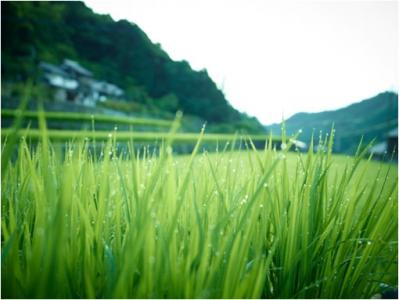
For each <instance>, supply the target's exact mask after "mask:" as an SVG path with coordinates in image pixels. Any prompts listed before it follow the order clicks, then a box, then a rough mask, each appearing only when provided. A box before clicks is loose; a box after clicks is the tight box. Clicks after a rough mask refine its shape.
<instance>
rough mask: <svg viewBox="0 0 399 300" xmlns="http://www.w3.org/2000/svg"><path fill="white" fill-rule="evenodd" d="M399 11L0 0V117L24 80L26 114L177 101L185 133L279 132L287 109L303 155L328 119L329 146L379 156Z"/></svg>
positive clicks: (124, 110)
mask: <svg viewBox="0 0 399 300" xmlns="http://www.w3.org/2000/svg"><path fill="white" fill-rule="evenodd" d="M265 2H266V3H265ZM397 12H398V4H397V2H395V1H392V2H389V1H387V2H370V1H365V2H362V1H356V2H350V3H349V4H347V3H344V2H342V1H337V2H331V1H329V2H325V1H319V2H299V4H298V3H293V2H291V3H290V2H287V3H283V4H281V3H278V2H277V1H276V2H272V1H270V2H269V1H251V3H248V2H245V1H233V2H227V1H218V3H217V4H215V3H212V1H201V4H199V3H194V2H191V1H184V2H183V1H174V0H173V1H127V2H123V1H119V2H118V1H112V2H108V1H86V2H85V3H83V2H78V1H76V2H75V1H74V2H1V41H2V50H1V53H2V54H1V76H2V78H1V108H2V127H3V128H7V127H9V126H10V125H11V123H12V117H13V116H14V113H13V112H14V110H15V109H16V108H17V107H18V106H19V105H20V102H21V99H22V98H23V94H24V91H25V89H26V83H27V82H33V83H34V87H33V91H32V94H31V95H32V96H31V98H32V99H31V101H30V102H29V104H28V109H29V110H32V111H35V110H37V104H38V102H39V101H42V102H43V103H44V107H45V109H46V111H59V112H68V113H79V114H80V113H82V114H87V115H93V114H95V115H108V116H120V117H136V118H149V119H156V120H173V118H174V116H175V113H176V111H178V110H181V111H183V113H184V118H183V128H182V130H183V131H184V132H199V130H200V128H201V127H202V125H203V124H204V123H207V132H208V133H222V134H228V133H236V132H238V133H244V134H253V135H255V134H259V135H266V134H268V133H270V132H272V133H273V134H275V135H277V136H278V135H280V134H281V129H280V128H281V124H280V122H281V120H282V119H283V118H284V119H285V125H286V130H287V133H288V134H290V135H292V134H295V133H297V132H298V131H300V132H301V134H300V136H299V138H298V139H299V140H300V141H301V143H298V147H299V148H301V149H302V150H304V151H305V150H306V149H307V147H308V146H309V143H310V139H311V137H312V135H313V136H314V137H315V138H316V140H317V139H318V137H319V135H320V133H322V134H325V133H328V132H330V131H331V128H332V126H333V124H334V128H335V129H336V132H335V144H334V151H335V152H337V153H353V152H354V151H355V150H356V147H357V145H358V143H359V140H360V138H361V137H362V136H363V137H364V140H365V142H369V141H371V140H373V139H375V146H374V147H373V148H372V149H371V152H373V153H374V155H375V157H377V158H378V157H380V158H382V157H386V156H387V154H388V153H392V152H393V150H394V148H395V147H397V124H398V116H397V115H398V114H397V112H398V96H397V83H398V82H397V79H398V52H399V50H398V14H397ZM89 123H90V122H89ZM89 123H88V122H84V121H83V120H82V121H81V122H80V121H79V118H78V120H73V121H71V120H61V119H60V118H58V119H57V118H56V119H54V120H49V123H48V126H49V128H50V129H61V130H62V129H74V130H81V129H85V128H86V129H87V128H88V126H89V125H90V124H89ZM27 124H28V123H26V124H25V125H27ZM29 124H30V126H32V127H35V126H37V122H36V123H35V121H30V123H29ZM125 127H126V128H125V129H128V126H125ZM112 128H114V124H112V123H110V122H108V124H102V125H100V124H98V127H97V128H96V130H109V129H112ZM121 128H123V126H122V127H121ZM135 129H137V130H142V131H146V130H149V131H151V132H154V131H157V130H158V131H159V130H162V129H159V128H154V127H153V128H150V129H146V127H145V126H142V127H140V126H138V127H136V128H135ZM316 144H317V143H316ZM316 147H317V146H316Z"/></svg>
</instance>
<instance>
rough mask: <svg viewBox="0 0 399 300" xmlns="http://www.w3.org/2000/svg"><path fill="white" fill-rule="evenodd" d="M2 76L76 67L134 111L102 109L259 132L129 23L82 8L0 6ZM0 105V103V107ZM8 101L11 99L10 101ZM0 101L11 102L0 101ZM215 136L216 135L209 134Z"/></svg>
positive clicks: (199, 76) (202, 78)
mask: <svg viewBox="0 0 399 300" xmlns="http://www.w3.org/2000/svg"><path fill="white" fill-rule="evenodd" d="M1 8H2V9H1V19H2V36H1V39H2V60H1V74H2V79H3V81H4V82H5V83H6V84H5V86H7V83H10V82H11V83H13V84H14V83H15V82H19V81H24V80H27V79H30V78H38V77H40V76H39V75H40V74H39V70H38V68H37V65H38V63H39V62H40V61H46V62H50V63H54V64H60V63H61V62H62V60H63V59H64V58H70V59H74V60H76V61H78V62H79V63H81V64H82V65H83V66H85V67H86V68H88V69H89V70H91V71H93V73H94V75H95V77H96V78H99V79H102V80H106V81H109V82H112V83H114V84H117V85H119V86H120V87H122V88H123V89H124V90H125V92H126V99H127V100H128V101H129V102H134V103H137V105H123V104H122V105H120V104H117V103H115V101H112V99H110V101H108V102H106V103H104V105H106V106H108V107H110V106H111V107H113V108H117V109H121V110H123V111H126V110H127V111H128V112H129V111H136V110H138V109H144V108H145V110H146V111H151V112H152V113H153V114H157V111H158V112H172V113H173V114H174V113H175V112H176V111H177V110H182V111H183V112H184V114H185V115H194V116H197V117H200V118H201V119H202V120H203V122H204V121H207V122H208V123H211V124H212V123H215V124H223V127H222V129H223V130H224V131H226V130H227V131H228V132H234V131H236V130H240V129H245V131H246V132H248V133H262V132H265V129H264V128H263V126H261V124H260V123H259V122H258V120H257V119H256V118H253V117H249V116H247V115H245V114H242V113H240V112H238V111H237V110H235V109H234V108H233V107H232V106H231V105H230V104H229V103H228V102H227V100H226V99H225V96H224V95H223V93H222V92H221V91H220V90H219V89H218V88H217V86H216V84H215V83H214V82H213V81H212V80H211V79H210V77H209V76H208V74H207V72H206V70H202V71H194V70H192V69H191V67H190V65H189V64H188V62H186V61H180V62H176V61H173V60H171V59H170V58H169V56H168V55H167V53H166V52H165V51H163V50H162V48H161V46H160V45H157V44H153V43H152V42H151V41H150V40H149V38H148V37H147V36H146V34H145V33H144V32H143V31H142V30H141V29H140V28H139V27H138V26H137V25H135V24H132V23H129V22H128V21H125V20H122V21H118V22H114V21H113V20H112V18H111V17H110V16H104V15H97V14H94V13H93V12H92V11H91V10H90V9H89V8H87V7H86V6H85V5H84V4H83V3H82V2H76V1H73V2H58V1H57V2H2V3H1ZM4 100H5V99H3V101H4ZM14 100H15V99H14ZM6 101H13V99H7V100H6ZM215 129H217V128H215Z"/></svg>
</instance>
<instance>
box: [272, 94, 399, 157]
mask: <svg viewBox="0 0 399 300" xmlns="http://www.w3.org/2000/svg"><path fill="white" fill-rule="evenodd" d="M333 124H334V128H335V145H334V150H335V151H336V152H344V153H353V152H354V151H355V150H356V147H357V146H358V144H359V141H360V139H361V137H362V136H363V138H364V141H365V142H369V141H371V140H372V139H374V138H375V139H376V141H377V142H380V141H384V140H385V138H386V134H387V132H388V131H389V130H390V129H392V128H394V127H397V126H398V95H397V94H396V93H393V92H384V93H381V94H378V95H377V96H375V97H372V98H370V99H366V100H363V101H361V102H358V103H355V104H351V105H349V106H347V107H344V108H341V109H337V110H333V111H324V112H319V113H297V114H295V115H293V116H292V117H291V118H289V119H287V120H286V121H285V126H286V130H287V134H289V135H292V134H295V133H297V132H298V130H300V129H301V130H302V133H301V134H300V136H299V139H300V140H302V141H304V142H306V143H309V142H310V140H311V137H312V134H314V136H315V138H316V139H315V140H316V142H317V140H318V137H319V134H320V131H321V132H322V133H323V134H325V133H329V132H330V131H331V128H332V125H333ZM267 128H268V129H269V130H271V131H272V132H273V133H274V134H280V133H281V124H273V125H270V126H267Z"/></svg>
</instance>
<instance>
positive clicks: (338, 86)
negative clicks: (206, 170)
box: [85, 0, 399, 124]
mask: <svg viewBox="0 0 399 300" xmlns="http://www.w3.org/2000/svg"><path fill="white" fill-rule="evenodd" d="M85 2H86V4H87V5H88V6H89V7H91V8H92V9H93V10H94V11H95V12H98V13H102V14H110V15H111V16H112V17H113V18H114V19H115V20H119V19H127V20H129V21H132V22H134V23H136V24H137V25H138V26H139V27H140V28H141V29H142V30H143V31H144V32H146V33H147V35H148V37H149V38H150V39H151V40H152V41H153V42H155V43H160V44H161V45H162V48H163V49H164V50H165V51H166V52H167V53H168V54H169V55H170V56H171V58H172V59H174V60H183V59H185V60H187V61H188V62H189V63H190V65H191V67H192V68H193V69H195V70H200V69H203V68H206V69H207V70H208V73H209V74H210V76H211V77H212V79H213V80H214V81H215V82H216V84H217V85H218V86H219V87H220V88H222V89H223V91H224V93H225V95H226V98H227V99H228V101H229V102H230V103H231V104H232V105H233V106H234V107H236V108H237V109H239V110H240V111H245V112H247V113H248V114H250V115H254V116H256V117H258V119H259V120H260V121H261V122H263V123H264V124H270V123H273V122H279V121H281V119H282V116H283V115H284V117H285V118H288V117H290V116H291V115H292V114H294V113H296V112H300V111H307V112H317V111H322V110H327V109H335V108H339V107H342V106H345V105H347V104H349V103H352V102H357V101H360V100H362V99H365V98H368V97H371V96H374V95H375V94H377V93H379V92H382V91H385V90H396V91H397V89H398V78H399V55H398V53H399V49H398V3H397V2H396V1H295V2H293V1H264V0H262V1H261V0H259V1H257V0H251V1H249V0H246V1H245V0H242V1H238V0H237V1H234V0H226V1H223V0H218V1H215V0H201V1H194V0H193V1H191V0H179V1H178V0H129V1H118V0H113V1H99V0H89V1H85Z"/></svg>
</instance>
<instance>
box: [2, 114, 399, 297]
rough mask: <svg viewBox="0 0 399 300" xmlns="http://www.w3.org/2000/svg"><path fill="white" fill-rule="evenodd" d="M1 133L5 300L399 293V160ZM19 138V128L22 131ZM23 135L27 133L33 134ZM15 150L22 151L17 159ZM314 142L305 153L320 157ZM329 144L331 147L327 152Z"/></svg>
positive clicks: (243, 144)
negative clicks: (59, 142)
mask: <svg viewBox="0 0 399 300" xmlns="http://www.w3.org/2000/svg"><path fill="white" fill-rule="evenodd" d="M17 127H18V124H17V125H16V127H15V128H14V129H12V130H10V131H9V132H7V135H6V136H5V137H4V136H3V143H2V178H1V212H2V217H1V229H2V234H1V243H2V251H1V272H2V276H1V283H2V285H1V294H2V297H4V298H370V297H371V296H372V295H374V294H376V293H379V292H381V289H382V288H384V287H388V286H390V287H396V286H397V280H398V277H397V274H398V264H397V263H398V261H397V260H398V252H397V250H398V245H397V237H398V232H397V230H398V215H397V214H398V207H397V206H398V196H397V195H398V178H397V165H396V164H390V163H379V162H376V161H372V160H370V159H369V158H368V157H367V155H366V153H367V147H362V146H359V149H358V152H357V153H356V154H355V155H354V156H352V157H344V156H339V155H334V154H332V153H331V149H332V143H333V136H332V135H331V136H330V137H326V138H325V139H321V140H320V141H317V142H318V143H319V142H320V143H321V144H322V145H324V146H325V147H319V149H320V150H319V151H318V152H316V153H314V152H313V151H309V152H308V153H294V152H288V149H289V148H290V141H289V140H288V139H286V138H285V137H282V142H283V143H284V144H285V145H287V146H286V147H285V150H283V151H276V150H275V149H274V148H273V147H272V140H271V139H270V140H269V142H268V143H267V145H266V147H265V148H264V149H256V147H255V146H253V144H252V142H251V140H248V139H243V140H240V139H237V140H235V141H234V140H232V141H230V142H227V143H223V145H221V147H220V148H219V150H218V151H217V152H215V153H208V152H206V151H204V150H203V148H202V146H201V145H202V142H203V141H204V140H206V138H207V135H206V134H205V133H204V132H201V134H197V135H196V137H195V139H196V146H195V148H194V150H193V152H192V153H191V154H190V155H175V154H174V151H173V147H174V137H175V136H176V130H177V122H175V123H174V124H173V125H172V129H171V131H170V133H169V134H167V135H165V136H164V137H163V143H162V145H160V146H159V149H157V151H150V150H149V149H146V148H145V147H143V148H140V149H139V150H137V147H135V146H134V143H135V141H134V139H130V140H129V141H127V143H128V148H127V150H126V151H123V152H118V151H117V149H116V148H117V134H115V133H110V136H109V137H108V138H107V139H106V141H105V142H104V144H103V146H102V148H101V150H100V153H94V151H93V148H92V147H91V144H92V143H93V140H92V139H91V138H86V139H80V138H75V139H74V140H71V141H69V142H67V144H66V145H67V146H66V150H65V152H64V153H61V152H60V151H57V150H56V147H55V143H53V142H52V139H51V137H50V138H49V135H48V131H47V130H46V128H45V125H44V123H43V120H42V122H41V128H40V129H39V131H38V132H39V133H38V134H37V136H36V138H37V139H38V143H36V144H32V143H31V142H30V141H29V137H28V136H27V135H28V133H26V134H25V133H24V134H21V135H18V134H16V133H17V131H18V128H17ZM18 132H19V131H18ZM25 135H26V136H25ZM16 148H17V155H16V157H15V158H13V159H11V157H13V153H14V152H15V149H16ZM312 148H313V147H312V145H311V147H310V149H312ZM322 149H325V150H324V151H323V150H322Z"/></svg>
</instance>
